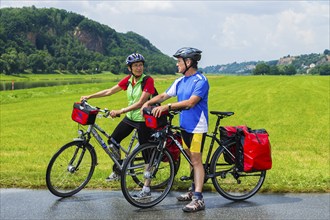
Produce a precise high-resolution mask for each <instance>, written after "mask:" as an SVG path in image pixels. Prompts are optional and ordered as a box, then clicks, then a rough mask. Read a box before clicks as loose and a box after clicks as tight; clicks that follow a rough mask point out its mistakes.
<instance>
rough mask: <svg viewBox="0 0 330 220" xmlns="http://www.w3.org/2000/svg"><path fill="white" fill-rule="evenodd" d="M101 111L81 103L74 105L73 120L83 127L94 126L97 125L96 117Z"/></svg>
mask: <svg viewBox="0 0 330 220" xmlns="http://www.w3.org/2000/svg"><path fill="white" fill-rule="evenodd" d="M98 112H99V110H98V109H95V108H91V107H90V106H89V105H83V104H82V103H81V102H75V103H74V104H73V110H72V114H71V118H72V120H73V121H75V122H78V123H79V124H81V125H92V124H94V123H95V119H96V115H97V114H98Z"/></svg>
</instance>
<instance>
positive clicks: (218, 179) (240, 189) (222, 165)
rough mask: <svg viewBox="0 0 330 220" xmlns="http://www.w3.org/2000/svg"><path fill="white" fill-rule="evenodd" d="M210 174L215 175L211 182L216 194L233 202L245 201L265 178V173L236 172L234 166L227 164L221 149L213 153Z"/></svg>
mask: <svg viewBox="0 0 330 220" xmlns="http://www.w3.org/2000/svg"><path fill="white" fill-rule="evenodd" d="M210 172H211V173H213V174H215V177H213V178H212V182H213V185H214V187H215V189H216V190H217V191H218V193H220V194H221V195H222V196H223V197H225V198H226V199H229V200H233V201H242V200H246V199H248V198H250V197H251V196H253V195H254V194H256V193H257V192H258V191H259V189H260V188H261V186H262V184H263V182H264V180H265V177H266V171H259V172H252V173H246V172H238V171H236V167H235V164H231V163H230V162H229V163H228V159H225V157H224V149H223V148H219V149H217V151H216V152H215V153H214V156H213V158H212V161H211V167H210Z"/></svg>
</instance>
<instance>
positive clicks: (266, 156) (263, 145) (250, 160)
mask: <svg viewBox="0 0 330 220" xmlns="http://www.w3.org/2000/svg"><path fill="white" fill-rule="evenodd" d="M239 132H240V138H239V139H238V151H239V154H238V155H239V157H238V160H239V163H238V169H239V170H241V171H244V172H253V171H263V170H269V169H271V168H272V156H271V146H270V142H269V135H268V133H267V131H266V130H265V129H257V130H244V129H243V130H241V131H239Z"/></svg>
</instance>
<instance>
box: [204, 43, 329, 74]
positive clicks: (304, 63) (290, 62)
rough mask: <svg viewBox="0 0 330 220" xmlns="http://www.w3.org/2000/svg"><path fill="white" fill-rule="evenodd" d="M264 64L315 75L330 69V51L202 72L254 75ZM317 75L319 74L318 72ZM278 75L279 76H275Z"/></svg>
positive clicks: (220, 67) (224, 65)
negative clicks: (257, 68)
mask: <svg viewBox="0 0 330 220" xmlns="http://www.w3.org/2000/svg"><path fill="white" fill-rule="evenodd" d="M262 63H264V64H265V65H266V66H268V67H269V68H272V67H275V68H278V69H279V70H281V69H283V68H285V67H288V66H290V67H291V68H294V70H295V73H300V74H305V73H313V72H315V70H316V69H318V68H319V69H325V68H326V69H327V70H326V71H328V70H329V68H330V51H329V50H328V49H326V50H324V52H323V53H322V54H317V53H312V54H304V55H299V56H290V55H288V56H285V57H282V58H280V59H279V60H272V61H250V62H242V63H237V62H234V63H230V64H222V65H216V66H208V67H205V68H202V69H201V70H202V71H203V72H205V73H224V74H242V75H247V74H252V73H253V72H254V70H255V69H256V67H257V65H258V64H262ZM316 74H319V73H318V72H316ZM275 75H277V74H275ZM321 75H330V70H329V73H328V74H321Z"/></svg>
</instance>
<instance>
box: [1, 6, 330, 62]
mask: <svg viewBox="0 0 330 220" xmlns="http://www.w3.org/2000/svg"><path fill="white" fill-rule="evenodd" d="M32 5H35V6H36V7H55V8H60V9H65V10H68V11H72V12H75V13H78V14H82V15H84V16H86V17H88V18H90V19H92V20H95V21H98V22H100V23H102V24H105V25H108V26H110V27H111V28H113V29H115V30H116V31H118V32H127V31H134V32H136V33H138V34H140V35H142V36H144V37H146V38H147V39H148V40H149V41H150V42H151V43H152V44H153V45H155V46H156V47H157V48H158V49H160V50H161V51H162V52H164V53H166V54H168V55H172V54H173V53H174V52H175V51H176V50H177V49H178V48H180V47H183V46H193V47H197V48H199V49H201V50H203V58H202V61H201V63H200V66H206V65H216V64H223V63H230V62H235V61H237V62H242V61H251V60H271V59H278V58H280V57H282V56H285V55H288V54H290V55H299V54H306V53H321V52H323V50H324V49H329V47H330V45H329V37H330V36H329V25H330V24H329V19H330V18H329V7H330V3H329V1H156V0H154V1H152V0H148V1H119V0H117V1H110V0H108V1H69V0H68V1H63V0H58V1H55V0H53V1H25V0H22V1H19V0H17V1H12V0H11V1H9V0H1V7H8V6H12V7H22V6H32Z"/></svg>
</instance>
